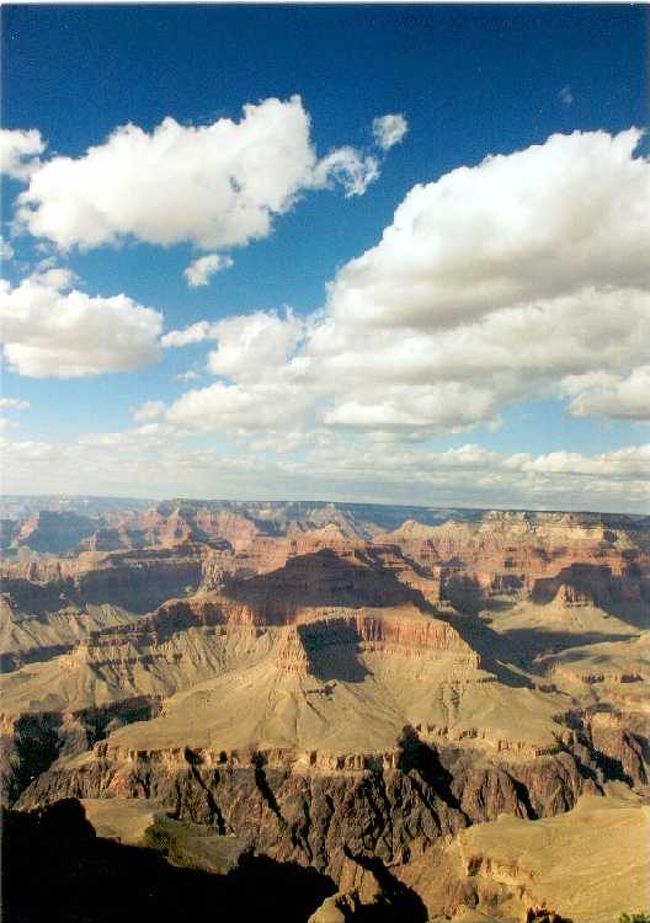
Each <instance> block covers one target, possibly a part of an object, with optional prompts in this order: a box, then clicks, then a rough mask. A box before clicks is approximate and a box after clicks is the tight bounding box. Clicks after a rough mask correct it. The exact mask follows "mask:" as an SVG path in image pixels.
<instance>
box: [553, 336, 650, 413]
mask: <svg viewBox="0 0 650 923" xmlns="http://www.w3.org/2000/svg"><path fill="white" fill-rule="evenodd" d="M642 335H644V334H642ZM645 342H646V343H647V342H648V339H647V336H646V340H645ZM639 345H640V346H641V342H639ZM562 385H563V388H564V391H565V392H566V393H567V394H569V395H571V396H572V398H573V400H572V401H571V405H570V407H569V412H570V413H571V414H573V415H574V416H577V417H583V416H589V415H591V414H603V415H605V416H608V417H613V418H615V419H620V420H626V419H630V420H650V365H646V366H642V367H639V368H637V369H634V370H633V371H632V372H630V374H629V375H627V376H623V375H616V374H612V373H609V372H591V373H587V374H585V375H571V376H568V377H567V378H566V379H565V380H564V381H563V382H562Z"/></svg>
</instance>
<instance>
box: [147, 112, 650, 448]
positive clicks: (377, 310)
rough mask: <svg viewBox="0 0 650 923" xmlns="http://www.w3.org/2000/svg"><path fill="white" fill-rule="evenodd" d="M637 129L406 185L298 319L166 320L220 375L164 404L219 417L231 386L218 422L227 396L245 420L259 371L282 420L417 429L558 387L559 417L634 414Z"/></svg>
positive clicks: (645, 295) (644, 171) (640, 282)
mask: <svg viewBox="0 0 650 923" xmlns="http://www.w3.org/2000/svg"><path fill="white" fill-rule="evenodd" d="M639 137H640V133H639V132H638V131H636V130H634V129H630V130H629V131H625V132H622V133H621V134H619V135H616V136H610V135H608V134H606V133H605V132H592V133H580V132H576V133H574V134H572V135H555V136H553V137H551V138H549V139H548V141H547V142H546V143H545V144H543V145H538V146H535V147H531V148H528V149H527V150H524V151H520V152H517V153H514V154H511V155H508V156H498V157H489V158H487V159H486V160H485V161H483V163H481V164H480V165H479V166H477V167H474V168H472V169H468V168H461V169H458V170H454V171H453V172H451V173H449V174H447V175H446V176H443V177H441V178H440V179H439V180H437V181H436V182H434V183H430V184H429V185H426V186H416V187H415V188H414V189H412V190H411V191H410V192H409V193H408V195H407V196H406V199H405V200H404V202H403V203H402V204H401V205H400V206H399V207H398V209H397V211H396V213H395V217H394V220H393V223H392V224H391V225H390V227H388V228H387V229H386V230H385V231H384V233H383V236H382V239H381V241H380V243H379V244H378V245H377V246H376V247H374V248H372V249H371V250H368V251H367V252H366V253H364V254H363V255H362V256H361V257H359V258H358V259H354V260H352V261H351V262H350V263H348V264H347V265H345V266H344V267H343V268H342V269H341V270H340V271H339V273H338V274H337V276H336V277H335V279H334V280H333V282H332V283H331V284H330V286H329V288H328V299H327V304H326V306H325V309H324V310H323V311H321V312H317V313H316V314H315V315H313V316H312V317H310V318H308V319H306V320H305V321H302V322H299V321H298V319H297V318H296V317H295V316H293V315H288V316H287V317H284V318H282V317H280V316H278V315H270V314H261V313H257V314H252V315H246V316H242V317H236V318H231V319H229V320H227V321H224V322H220V323H218V324H209V323H207V322H203V323H199V324H194V325H193V326H192V327H190V328H188V329H186V330H184V331H172V333H170V334H168V335H167V338H166V340H165V341H164V342H165V344H166V345H170V346H171V345H182V344H183V343H187V342H198V341H199V340H201V339H209V340H215V341H216V343H217V348H216V350H213V351H212V352H211V354H210V357H209V362H208V367H209V370H210V371H211V372H212V373H213V374H215V375H218V376H221V377H222V378H224V379H227V382H224V383H220V384H219V385H217V386H213V387H211V388H209V389H204V390H203V391H201V390H198V391H194V392H192V396H191V398H189V397H188V398H187V399H185V398H182V399H181V401H180V402H179V403H178V404H177V405H175V406H174V407H172V409H171V411H170V413H171V415H172V417H173V419H174V420H176V421H178V420H180V418H182V419H183V420H184V422H185V424H186V425H187V426H190V427H191V426H194V427H196V428H197V429H201V430H206V429H210V428H214V429H216V430H219V429H221V428H223V427H224V421H225V420H226V415H225V414H224V406H225V405H224V401H225V400H226V396H227V399H228V401H229V404H228V416H227V419H228V420H229V421H230V423H231V425H234V423H235V421H236V420H237V418H238V415H239V410H238V408H241V409H242V416H243V418H244V419H245V422H246V424H247V425H248V424H249V423H250V411H249V408H248V400H247V399H246V398H245V395H248V399H249V400H250V402H251V403H252V404H254V403H255V401H256V400H259V401H260V402H261V404H262V405H263V404H264V403H265V400H264V398H263V396H262V395H260V394H259V393H257V391H256V389H257V388H258V386H259V385H261V384H263V385H264V387H265V389H266V390H265V391H264V394H268V393H269V391H268V388H269V386H271V385H274V386H276V387H277V388H278V389H279V390H278V392H277V393H276V397H277V398H278V401H280V396H279V395H280V393H282V394H284V399H283V400H282V406H281V407H280V413H281V415H283V416H285V417H286V418H287V419H288V420H290V421H291V426H294V425H295V418H296V414H295V413H294V412H293V409H292V408H295V407H297V408H298V410H299V415H304V413H305V401H306V400H309V401H310V402H311V408H312V409H311V421H312V425H313V426H325V427H344V428H346V429H353V430H359V431H370V432H373V431H374V432H377V433H391V432H393V433H402V434H403V435H406V436H409V437H417V438H425V437H426V436H428V435H437V434H439V433H441V432H457V431H459V430H462V429H464V428H469V427H472V426H475V425H477V424H479V423H486V424H488V425H490V426H494V425H496V424H497V423H498V414H499V410H500V408H501V407H503V406H506V405H507V404H509V403H514V402H518V401H521V400H526V399H531V398H539V397H556V398H560V399H566V398H569V400H570V405H569V410H570V413H571V414H573V415H578V414H582V415H584V414H591V413H600V414H606V415H609V416H613V417H620V418H627V419H635V418H645V417H647V403H648V375H647V368H645V367H647V366H648V363H649V361H650V356H649V353H648V344H649V343H650V263H649V262H648V259H647V254H648V253H649V252H650V165H649V163H648V161H647V160H646V159H644V158H642V157H635V156H634V151H635V147H636V145H637V143H638V141H639ZM233 388H234V389H236V390H234V391H231V390H228V389H233ZM224 389H226V390H224ZM235 399H236V400H235ZM243 408H246V409H245V411H244V410H243ZM264 417H265V414H264V413H262V414H261V415H260V421H261V420H262V419H264Z"/></svg>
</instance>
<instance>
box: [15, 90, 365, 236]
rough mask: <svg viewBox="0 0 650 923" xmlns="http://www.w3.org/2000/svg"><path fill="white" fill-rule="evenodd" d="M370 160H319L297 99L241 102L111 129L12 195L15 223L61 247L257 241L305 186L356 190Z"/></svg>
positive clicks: (346, 151)
mask: <svg viewBox="0 0 650 923" xmlns="http://www.w3.org/2000/svg"><path fill="white" fill-rule="evenodd" d="M376 176H377V163H376V162H375V161H374V159H373V158H368V157H364V156H363V155H362V154H360V153H359V152H358V151H356V150H355V149H354V148H349V147H346V148H342V149H340V150H338V151H333V152H332V153H330V154H329V155H328V156H327V157H326V158H324V159H323V160H322V161H319V160H318V158H317V155H316V151H315V149H314V146H313V144H312V142H311V140H310V119H309V115H308V113H307V112H306V111H305V109H304V107H303V105H302V101H301V99H300V97H299V96H293V97H291V99H288V100H286V101H281V100H279V99H266V100H264V101H263V102H261V103H259V105H247V106H244V110H243V117H242V118H241V119H240V121H238V122H237V121H233V120H232V119H228V118H221V119H218V120H217V121H215V122H213V123H211V124H209V125H201V126H191V125H189V126H186V125H181V124H180V123H179V122H177V121H176V120H175V119H173V118H166V119H165V120H164V121H163V122H162V123H161V124H160V125H159V126H158V127H157V128H155V129H154V131H153V132H151V133H149V132H146V131H144V130H143V129H142V128H139V127H138V126H137V125H131V124H129V125H123V126H121V127H120V128H117V129H116V130H115V131H114V132H113V134H112V135H111V136H110V137H109V138H108V140H107V141H106V142H105V143H104V144H101V145H98V146H96V147H91V148H89V149H88V151H87V152H86V153H85V154H84V155H83V156H82V157H77V158H73V157H62V156H58V157H53V158H51V159H50V160H47V161H46V162H45V163H43V164H42V165H41V166H40V167H39V168H38V169H36V170H34V171H33V172H32V174H31V177H30V182H29V186H28V188H27V189H26V190H25V191H24V193H23V194H22V195H21V196H20V197H19V206H18V212H17V214H18V220H19V223H20V224H22V225H23V226H24V227H25V228H26V229H27V230H28V231H29V232H30V233H31V234H33V235H34V236H36V237H43V238H47V239H49V240H51V241H53V242H54V243H55V244H56V245H58V246H59V247H61V248H64V249H66V248H70V247H73V246H79V247H82V248H88V247H96V246H99V245H101V244H107V243H112V242H115V241H119V240H121V239H123V238H125V237H128V236H133V237H136V238H138V239H140V240H143V241H148V242H149V243H153V244H163V245H168V244H174V243H178V242H181V241H190V242H191V243H193V244H195V245H196V246H197V247H199V248H202V249H205V250H212V249H219V248H224V247H232V246H236V245H243V244H246V243H247V242H248V241H250V240H253V239H256V238H262V237H265V236H266V235H267V234H269V232H270V230H271V224H272V220H273V217H274V216H275V215H279V214H282V213H283V212H286V211H287V210H288V209H290V208H291V206H292V205H293V204H294V202H295V200H296V198H297V196H298V195H299V194H300V193H301V192H302V191H303V190H305V189H310V188H319V187H320V188H322V187H324V186H326V185H328V184H329V183H330V182H331V181H332V180H338V181H340V182H341V183H342V184H343V186H344V188H345V190H346V192H347V193H348V194H360V193H361V192H363V191H365V188H366V187H367V185H368V183H369V182H371V181H372V179H374V178H375V177H376Z"/></svg>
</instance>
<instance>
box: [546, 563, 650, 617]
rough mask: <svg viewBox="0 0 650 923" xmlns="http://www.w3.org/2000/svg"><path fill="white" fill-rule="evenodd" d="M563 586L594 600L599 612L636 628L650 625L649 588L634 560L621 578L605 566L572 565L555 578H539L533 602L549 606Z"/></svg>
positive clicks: (563, 569) (578, 594) (628, 564)
mask: <svg viewBox="0 0 650 923" xmlns="http://www.w3.org/2000/svg"><path fill="white" fill-rule="evenodd" d="M561 586H566V587H568V588H569V589H570V590H572V591H573V592H574V593H575V594H576V595H577V596H583V597H585V598H586V599H588V600H590V601H593V603H594V605H596V606H598V608H599V609H602V610H603V611H604V612H606V613H607V614H608V615H613V616H615V617H616V618H618V619H620V620H621V621H623V622H626V623H627V624H628V625H630V626H632V627H633V628H637V629H639V628H641V629H645V628H648V627H649V626H650V595H649V594H650V587H649V586H648V583H647V579H646V580H644V578H643V575H642V573H641V570H640V568H639V565H638V563H637V562H636V561H635V560H632V559H630V560H628V562H627V565H626V569H625V573H624V574H622V575H618V574H613V573H612V570H611V568H610V567H608V566H606V565H603V564H585V563H575V564H570V565H569V566H568V567H564V568H562V570H560V571H559V573H557V574H556V575H555V576H554V577H543V578H539V579H537V580H536V581H535V585H534V587H533V600H534V601H535V602H536V603H539V604H541V605H544V604H546V603H550V602H551V601H552V600H553V599H555V596H556V594H557V592H558V590H559V588H560V587H561ZM632 590H634V593H633V595H631V591H632ZM635 597H636V598H635Z"/></svg>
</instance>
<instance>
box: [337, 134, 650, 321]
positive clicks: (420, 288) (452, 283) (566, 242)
mask: <svg viewBox="0 0 650 923" xmlns="http://www.w3.org/2000/svg"><path fill="white" fill-rule="evenodd" d="M640 137H641V132H640V131H638V130H636V129H630V130H628V131H624V132H621V133H620V134H618V135H615V136H612V135H609V134H607V133H606V132H602V131H601V132H574V133H573V134H571V135H553V136H552V137H550V138H549V139H548V140H547V141H546V142H545V143H544V144H541V145H535V146H533V147H529V148H527V149H526V150H523V151H518V152H516V153H514V154H510V155H507V156H501V155H499V156H495V157H487V158H486V159H485V160H484V161H483V162H482V163H481V164H479V165H478V166H476V167H472V168H468V167H461V168H459V169H457V170H453V171H452V172H451V173H448V174H446V175H445V176H443V177H441V178H440V179H439V180H437V181H436V182H433V183H429V184H426V185H418V186H415V187H414V188H413V189H412V190H411V191H410V192H409V193H408V195H407V196H406V198H405V199H404V201H403V202H402V204H401V205H400V206H399V207H398V209H397V211H396V212H395V216H394V219H393V223H392V224H391V225H390V226H389V227H388V228H386V230H385V231H384V233H383V236H382V239H381V242H380V243H379V244H378V245H377V246H376V247H374V248H373V249H371V250H368V251H367V252H366V253H364V254H363V255H362V256H361V257H359V258H358V259H356V260H352V261H351V262H350V263H348V264H347V265H346V266H345V267H344V268H343V269H342V270H341V272H339V274H338V275H337V277H336V279H335V280H334V283H333V284H332V286H331V288H330V293H329V310H330V312H331V314H332V315H333V316H334V317H336V318H338V319H341V320H345V322H346V323H348V324H350V325H357V326H361V327H364V326H366V325H367V324H369V323H370V324H375V325H382V326H386V327H390V328H394V327H404V326H408V327H413V328H417V329H423V330H439V329H444V328H445V327H449V326H453V325H457V324H459V323H462V322H464V321H467V320H471V319H473V318H476V317H480V316H482V315H485V314H487V313H489V312H491V311H494V310H497V309H501V308H505V307H510V306H513V305H516V304H521V303H525V302H528V301H530V300H532V299H539V298H550V297H554V296H557V295H560V294H564V293H568V292H572V291H574V290H576V289H579V288H582V287H584V286H590V287H601V286H617V287H633V286H634V287H639V286H641V287H647V286H648V284H649V283H650V264H649V261H648V259H647V254H648V252H650V208H649V207H648V203H649V201H650V167H649V166H648V162H647V161H646V160H645V159H644V158H642V157H637V158H635V157H634V156H633V154H634V150H635V148H636V146H637V145H638V143H639V140H640Z"/></svg>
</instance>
